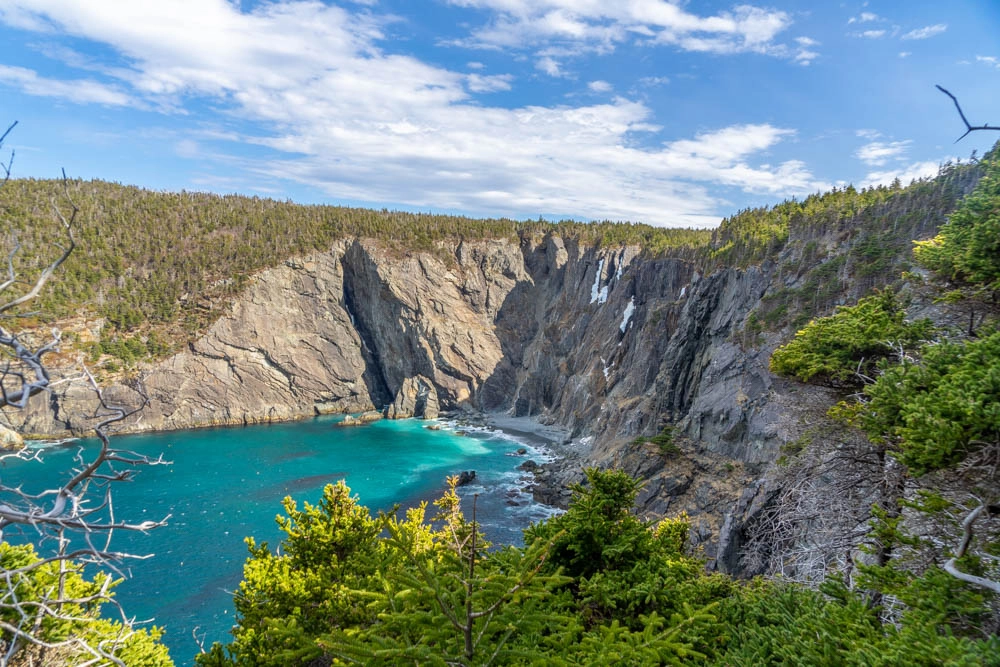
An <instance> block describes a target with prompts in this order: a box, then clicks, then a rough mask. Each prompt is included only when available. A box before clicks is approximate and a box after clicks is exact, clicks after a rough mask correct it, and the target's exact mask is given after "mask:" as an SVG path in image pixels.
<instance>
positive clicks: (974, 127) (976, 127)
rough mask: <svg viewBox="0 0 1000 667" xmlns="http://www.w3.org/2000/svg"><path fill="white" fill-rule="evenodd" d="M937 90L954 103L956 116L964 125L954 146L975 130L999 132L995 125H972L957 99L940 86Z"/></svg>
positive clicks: (999, 128)
mask: <svg viewBox="0 0 1000 667" xmlns="http://www.w3.org/2000/svg"><path fill="white" fill-rule="evenodd" d="M937 89H938V90H940V91H941V92H942V93H944V94H945V95H947V96H948V97H950V98H951V101H952V102H954V103H955V108H956V109H958V115H959V116H961V117H962V122H963V123H965V128H966V129H965V134H963V135H962V136H960V137H959V138H958V139H955V143H956V144H957V143H958V142H960V141H961V140H962V139H965V135H967V134H969V132H975V131H976V130H1000V127H998V126H996V125H989V124H988V123H983V124H982V125H972V124H971V123H969V121H968V119H967V118H966V117H965V113H963V112H962V107H961V106H960V105H959V104H958V99H957V98H956V97H955V96H954V95H952V94H951V93H949V92H948V91H947V90H946V89H945V88H942V87H941V86H940V85H938V86H937Z"/></svg>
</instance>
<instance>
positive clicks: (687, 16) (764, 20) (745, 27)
mask: <svg viewBox="0 0 1000 667" xmlns="http://www.w3.org/2000/svg"><path fill="white" fill-rule="evenodd" d="M449 1H450V2H451V4H453V5H458V6H462V7H474V8H478V9H487V10H492V11H493V12H495V13H496V14H495V17H494V18H493V19H492V20H491V21H490V22H489V23H488V24H487V25H484V26H482V27H480V28H477V29H475V30H474V31H473V32H472V34H471V35H470V36H469V37H468V38H467V39H464V40H461V42H460V43H461V44H463V45H465V46H474V47H481V48H538V47H544V46H547V45H551V44H553V43H557V44H558V43H561V44H575V45H578V46H585V47H586V48H588V49H597V50H601V51H610V50H613V49H614V48H615V46H616V45H617V44H620V43H623V42H627V41H633V40H637V39H638V40H640V41H645V42H647V43H654V44H655V43H659V44H669V45H673V46H676V47H678V48H681V49H683V50H686V51H707V52H712V53H726V54H729V53H745V52H752V53H765V54H770V55H775V56H787V55H788V49H787V48H783V47H781V45H778V44H776V43H775V42H774V40H775V38H776V37H777V35H778V34H779V33H781V32H782V31H784V30H785V29H786V28H788V26H790V25H791V23H792V21H791V17H790V16H789V15H788V14H787V13H785V12H782V11H777V10H766V9H761V8H759V7H754V6H750V5H739V6H737V7H735V8H734V9H732V10H731V11H724V12H720V13H718V14H715V15H711V16H699V15H697V14H693V13H689V12H688V11H686V10H685V9H683V8H682V7H680V6H679V5H678V4H675V3H672V2H665V1H664V0H634V1H631V2H598V1H596V0H585V1H582V2H581V1H580V0H449Z"/></svg>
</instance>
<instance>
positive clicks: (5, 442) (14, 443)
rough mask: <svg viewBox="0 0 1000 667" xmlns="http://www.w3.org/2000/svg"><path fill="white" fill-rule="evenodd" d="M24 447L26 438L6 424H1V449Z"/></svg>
mask: <svg viewBox="0 0 1000 667" xmlns="http://www.w3.org/2000/svg"><path fill="white" fill-rule="evenodd" d="M22 447H24V438H22V437H21V434H20V433H18V432H17V431H12V430H11V429H9V428H7V427H6V426H0V449H21V448H22Z"/></svg>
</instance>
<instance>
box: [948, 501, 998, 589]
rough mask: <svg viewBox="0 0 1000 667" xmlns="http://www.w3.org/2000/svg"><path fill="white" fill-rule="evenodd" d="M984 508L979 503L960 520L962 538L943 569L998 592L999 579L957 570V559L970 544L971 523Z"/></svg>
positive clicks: (957, 577) (956, 576)
mask: <svg viewBox="0 0 1000 667" xmlns="http://www.w3.org/2000/svg"><path fill="white" fill-rule="evenodd" d="M985 509H986V505H985V503H981V504H980V505H979V507H977V508H976V509H974V510H972V511H971V512H969V514H968V516H966V517H965V520H964V521H962V539H961V541H960V542H959V543H958V548H957V549H956V550H955V555H954V556H952V557H951V558H949V559H948V561H947V562H946V563H945V564H944V567H943V569H944V571H945V572H947V573H948V574H950V575H951V576H953V577H955V578H956V579H961V580H962V581H964V582H966V583H968V584H972V585H974V586H981V587H983V588H987V589H989V590H991V591H993V592H994V593H1000V581H993V580H992V579H987V578H985V577H977V576H976V575H973V574H967V573H965V572H962V571H961V570H959V569H958V566H957V565H956V562H957V561H958V559H959V558H961V557H962V556H964V555H965V554H966V552H967V551H968V550H969V546H970V545H971V544H972V538H973V532H972V525H973V524H974V523H976V519H978V518H979V516H980V515H981V514H982V513H983V510H985Z"/></svg>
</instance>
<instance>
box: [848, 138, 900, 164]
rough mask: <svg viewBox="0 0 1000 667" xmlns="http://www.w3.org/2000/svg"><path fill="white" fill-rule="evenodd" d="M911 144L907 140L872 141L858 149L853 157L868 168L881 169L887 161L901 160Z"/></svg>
mask: <svg viewBox="0 0 1000 667" xmlns="http://www.w3.org/2000/svg"><path fill="white" fill-rule="evenodd" d="M911 143H912V142H911V141H909V140H907V141H890V142H881V141H873V142H872V143H870V144H866V145H864V146H862V147H861V148H859V149H858V150H857V152H855V153H854V157H856V158H858V159H859V160H861V161H862V162H864V163H865V164H867V165H869V166H872V167H881V166H883V165H884V164H885V163H887V162H888V161H889V160H900V159H902V158H903V156H904V155H905V154H906V151H907V148H908V147H909V145H910V144H911Z"/></svg>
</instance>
